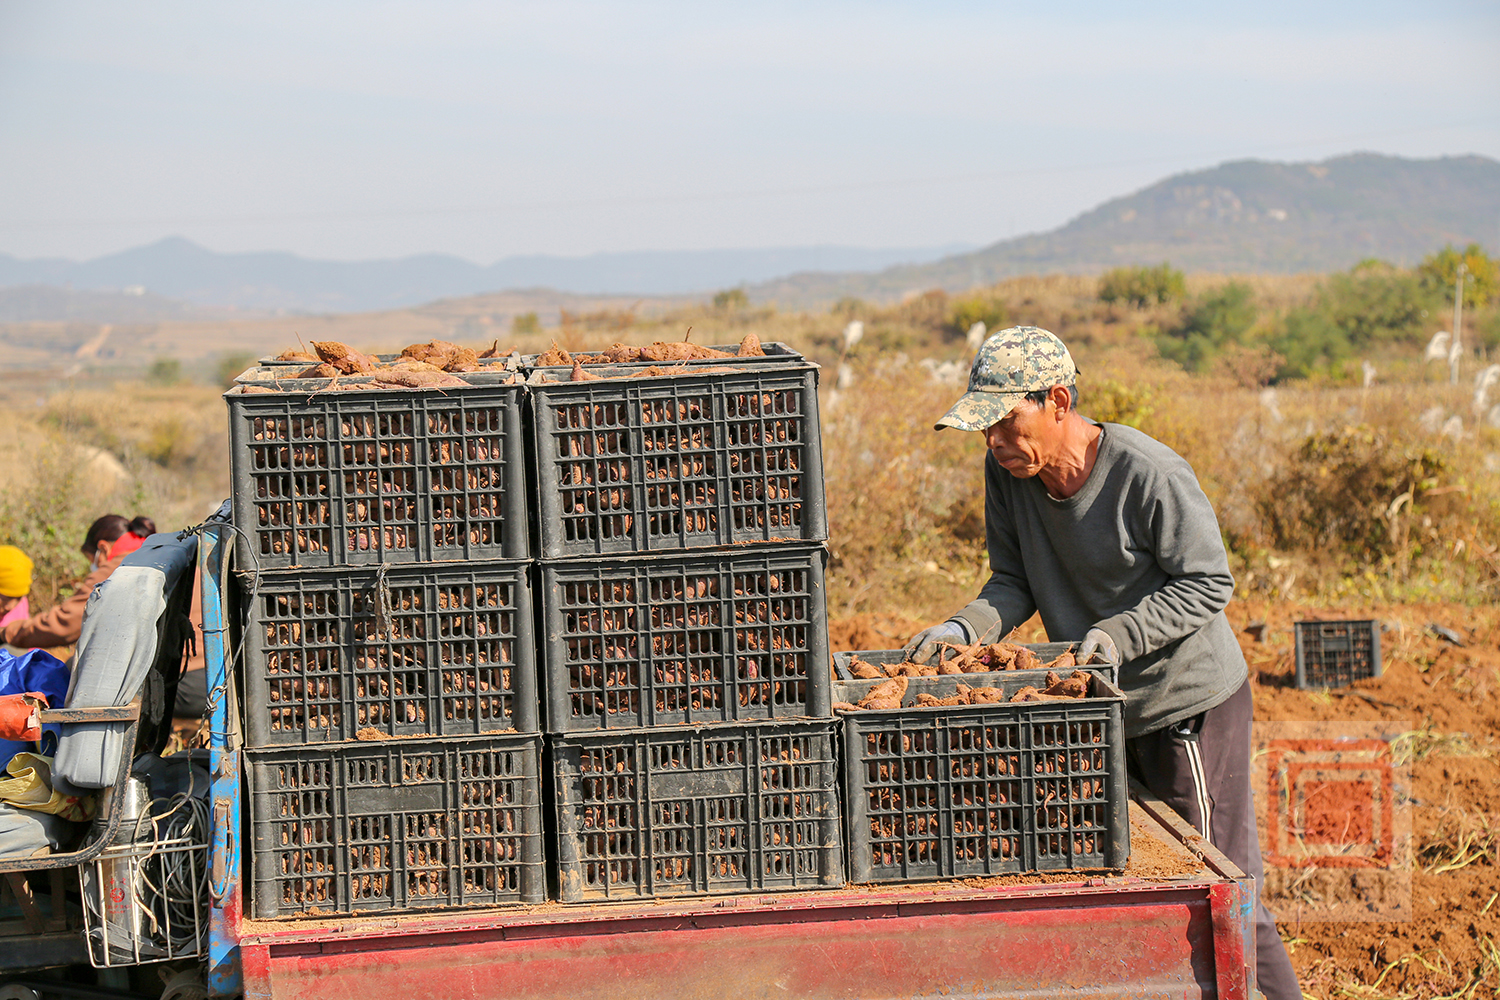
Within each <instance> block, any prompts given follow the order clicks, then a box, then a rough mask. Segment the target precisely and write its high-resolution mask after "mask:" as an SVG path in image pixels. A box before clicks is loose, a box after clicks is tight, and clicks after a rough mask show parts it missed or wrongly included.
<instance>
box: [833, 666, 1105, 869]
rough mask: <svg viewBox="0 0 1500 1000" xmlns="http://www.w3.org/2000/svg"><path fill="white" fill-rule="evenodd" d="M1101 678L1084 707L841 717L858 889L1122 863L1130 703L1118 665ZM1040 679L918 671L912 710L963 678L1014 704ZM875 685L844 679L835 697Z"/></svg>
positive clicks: (910, 695) (1022, 674)
mask: <svg viewBox="0 0 1500 1000" xmlns="http://www.w3.org/2000/svg"><path fill="white" fill-rule="evenodd" d="M1083 669H1085V670H1089V668H1087V667H1085V668H1083ZM1089 672H1090V673H1093V674H1094V677H1093V681H1092V687H1091V693H1090V697H1087V698H1083V699H1078V700H1077V701H1067V702H1063V701H1045V702H1022V703H1017V704H1011V703H1001V704H993V705H954V706H937V707H930V708H924V707H909V708H901V709H892V710H872V711H860V712H844V713H840V714H841V725H842V726H843V744H844V745H843V754H842V768H843V775H844V791H845V796H846V797H845V808H846V815H847V818H846V822H847V830H848V841H847V842H848V846H849V879H850V881H851V882H914V881H923V880H930V879H947V878H963V877H966V876H983V875H1000V874H1004V873H1008V872H1029V871H1056V870H1071V869H1096V868H1123V867H1124V866H1125V863H1126V861H1127V860H1128V858H1129V856H1130V822H1129V813H1128V811H1127V809H1128V805H1127V795H1128V791H1127V785H1126V777H1125V738H1124V723H1123V720H1122V717H1121V712H1122V709H1123V706H1124V703H1125V698H1124V696H1123V695H1122V694H1121V693H1120V692H1119V690H1118V689H1117V688H1115V687H1113V686H1112V685H1111V684H1110V683H1109V682H1108V681H1107V680H1106V679H1105V678H1106V676H1107V668H1099V669H1095V670H1090V671H1089ZM1039 676H1040V675H1039V674H1038V673H1037V672H1033V671H1007V672H1004V673H991V674H975V675H970V676H958V675H955V676H946V677H917V678H912V679H910V681H909V686H908V689H907V694H906V698H905V702H904V703H905V704H913V703H914V701H915V698H916V695H917V694H919V693H922V692H926V693H928V694H932V695H936V696H938V697H946V696H947V695H951V694H953V693H954V691H955V689H956V688H957V686H958V684H959V683H966V684H970V685H971V686H979V685H980V684H992V685H994V686H996V687H999V688H1001V690H1002V691H1003V692H1005V696H1006V697H1009V696H1010V695H1012V694H1014V693H1015V692H1016V691H1017V690H1019V689H1020V688H1021V687H1022V686H1024V685H1027V684H1031V685H1036V684H1037V680H1038V678H1039ZM874 683H878V682H875V681H863V682H861V681H852V682H838V683H836V684H835V685H834V696H835V698H836V699H838V700H840V701H843V700H849V701H857V700H858V698H859V697H861V696H862V693H863V692H864V691H867V690H868V689H869V687H870V685H872V684H874Z"/></svg>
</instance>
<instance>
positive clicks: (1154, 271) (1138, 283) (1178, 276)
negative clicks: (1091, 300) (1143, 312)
mask: <svg viewBox="0 0 1500 1000" xmlns="http://www.w3.org/2000/svg"><path fill="white" fill-rule="evenodd" d="M1186 294H1187V284H1186V282H1185V280H1184V278H1183V275H1182V272H1181V271H1179V270H1177V269H1175V268H1174V267H1172V265H1171V264H1168V263H1167V262H1166V261H1163V262H1162V263H1161V264H1160V265H1158V266H1156V267H1117V268H1114V269H1113V270H1110V271H1106V272H1104V276H1103V277H1102V278H1100V279H1099V301H1101V302H1107V303H1110V304H1114V303H1116V302H1125V303H1128V304H1129V305H1133V306H1135V307H1136V308H1139V309H1144V308H1145V307H1146V306H1149V305H1161V304H1164V303H1167V302H1175V301H1177V300H1178V299H1181V298H1182V297H1183V296H1185V295H1186Z"/></svg>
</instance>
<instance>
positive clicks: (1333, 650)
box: [1296, 620, 1380, 688]
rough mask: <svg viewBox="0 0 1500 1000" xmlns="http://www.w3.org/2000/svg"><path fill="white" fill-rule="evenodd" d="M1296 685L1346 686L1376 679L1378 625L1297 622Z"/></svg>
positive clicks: (1365, 622) (1313, 686)
mask: <svg viewBox="0 0 1500 1000" xmlns="http://www.w3.org/2000/svg"><path fill="white" fill-rule="evenodd" d="M1296 633H1297V686H1298V687H1299V688H1335V687H1347V686H1348V685H1349V684H1351V683H1353V682H1354V681H1358V680H1363V679H1364V678H1366V677H1379V676H1380V622H1378V621H1373V620H1369V621H1340V622H1297V623H1296Z"/></svg>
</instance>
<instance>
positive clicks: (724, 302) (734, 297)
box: [714, 288, 750, 312]
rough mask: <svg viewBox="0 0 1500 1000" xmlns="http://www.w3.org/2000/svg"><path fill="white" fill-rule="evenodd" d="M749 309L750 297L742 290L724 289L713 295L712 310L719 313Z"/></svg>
mask: <svg viewBox="0 0 1500 1000" xmlns="http://www.w3.org/2000/svg"><path fill="white" fill-rule="evenodd" d="M749 307H750V296H749V295H747V294H745V290H744V289H743V288H726V289H724V290H723V291H722V292H716V293H715V294H714V308H715V309H717V310H718V311H719V312H739V311H740V310H742V309H748V308H749Z"/></svg>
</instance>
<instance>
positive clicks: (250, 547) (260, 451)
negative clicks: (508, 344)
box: [225, 376, 529, 569]
mask: <svg viewBox="0 0 1500 1000" xmlns="http://www.w3.org/2000/svg"><path fill="white" fill-rule="evenodd" d="M475 378H476V380H477V381H476V384H472V385H468V386H465V387H464V388H450V389H441V390H436V389H429V390H403V389H375V390H364V391H359V392H344V391H337V390H330V391H326V392H311V391H309V392H266V393H254V394H246V393H245V392H244V391H243V388H244V387H238V388H236V389H231V390H230V391H229V392H228V393H226V394H225V399H226V400H227V402H228V404H229V435H230V467H231V471H232V476H233V484H234V521H235V524H236V525H237V526H238V527H239V528H240V530H241V532H243V533H244V534H242V535H239V537H238V541H237V543H236V544H237V546H238V557H239V565H240V566H241V567H242V568H245V569H249V568H252V567H259V568H261V569H276V568H283V567H292V566H295V567H320V566H346V565H361V564H370V563H397V562H440V561H457V560H472V559H524V558H526V557H527V556H528V555H529V543H528V539H527V535H528V529H527V524H526V511H527V502H528V497H527V490H526V473H525V467H526V459H525V448H524V445H523V439H522V434H521V395H522V393H523V391H524V388H523V387H522V386H520V385H505V384H502V383H500V382H499V381H498V380H495V379H496V377H494V376H488V377H480V376H476V377H475ZM485 378H488V379H490V381H485ZM307 381H315V380H307ZM237 534H238V533H237Z"/></svg>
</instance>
